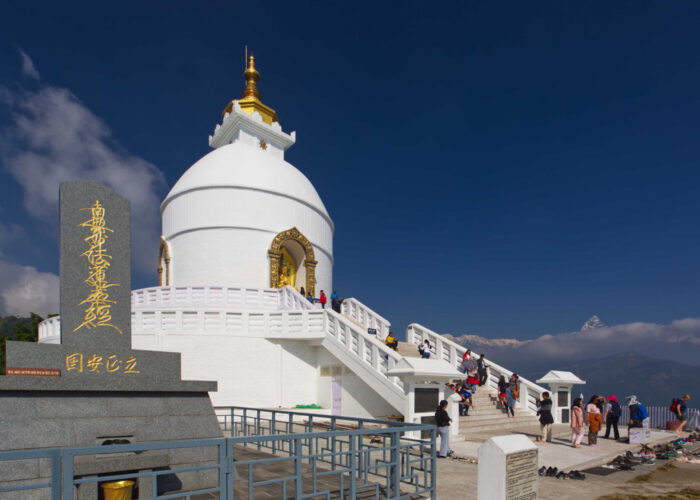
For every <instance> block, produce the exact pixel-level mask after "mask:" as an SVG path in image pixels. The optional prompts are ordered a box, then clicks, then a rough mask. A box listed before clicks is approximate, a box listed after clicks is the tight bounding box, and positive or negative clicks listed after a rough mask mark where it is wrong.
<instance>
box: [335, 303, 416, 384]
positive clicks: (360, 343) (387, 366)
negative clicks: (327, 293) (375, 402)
mask: <svg viewBox="0 0 700 500" xmlns="http://www.w3.org/2000/svg"><path fill="white" fill-rule="evenodd" d="M325 313H326V318H327V320H328V325H327V329H326V331H327V333H328V335H329V336H330V337H333V338H334V339H335V340H337V341H338V342H339V343H340V345H342V346H343V350H344V351H346V352H349V353H350V354H351V355H352V357H354V358H356V359H359V360H360V361H361V362H362V364H363V365H364V366H365V368H369V369H371V370H373V371H374V372H375V373H376V374H377V375H378V376H379V378H380V380H384V381H386V383H387V385H388V386H389V387H390V388H391V389H392V390H393V391H394V393H395V394H396V395H398V396H400V397H404V393H403V382H402V381H401V379H400V378H399V377H391V376H389V375H387V374H386V373H387V371H389V370H391V369H392V368H394V366H396V363H398V362H399V361H400V360H401V359H402V358H403V357H402V356H401V355H400V354H399V353H397V352H396V351H394V350H393V349H391V348H389V347H387V346H386V345H385V344H384V343H383V342H381V341H379V340H377V339H376V338H375V336H374V335H370V334H369V333H367V332H366V331H363V330H362V328H361V327H360V326H358V325H357V324H355V323H354V322H353V321H351V320H349V319H348V318H346V317H345V316H343V315H342V314H338V313H337V312H335V311H332V310H328V309H326V310H325ZM341 325H342V328H343V329H345V330H346V331H345V332H342V331H341V328H340V326H341ZM348 331H349V332H351V334H350V335H348V334H347V332H348ZM353 335H355V336H356V337H357V346H356V347H355V346H354V345H353V337H352V336H353ZM365 348H368V349H369V353H367V351H366V350H365ZM368 354H369V355H368Z"/></svg>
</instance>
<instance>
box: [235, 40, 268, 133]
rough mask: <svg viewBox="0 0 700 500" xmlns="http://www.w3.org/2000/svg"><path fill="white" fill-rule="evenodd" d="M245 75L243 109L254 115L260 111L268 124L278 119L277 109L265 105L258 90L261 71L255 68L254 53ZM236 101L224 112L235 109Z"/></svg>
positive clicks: (241, 103)
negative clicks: (254, 112)
mask: <svg viewBox="0 0 700 500" xmlns="http://www.w3.org/2000/svg"><path fill="white" fill-rule="evenodd" d="M246 52H247V47H246ZM243 76H244V77H245V89H243V97H241V98H240V99H238V104H239V105H240V106H241V111H245V112H246V113H248V114H249V115H252V114H253V111H257V112H258V113H260V116H261V117H262V119H263V121H264V122H265V123H267V124H268V125H271V124H272V123H273V122H276V121H278V119H277V113H276V112H275V110H274V109H272V108H270V107H269V106H265V105H264V104H263V103H262V101H261V100H260V91H259V90H258V82H259V81H260V73H258V70H256V69H255V58H254V57H253V56H252V55H251V56H249V57H248V66H246V69H245V71H244V72H243ZM234 102H235V101H231V102H230V103H229V105H228V106H226V109H225V110H224V114H226V113H231V112H232V111H233V103H234Z"/></svg>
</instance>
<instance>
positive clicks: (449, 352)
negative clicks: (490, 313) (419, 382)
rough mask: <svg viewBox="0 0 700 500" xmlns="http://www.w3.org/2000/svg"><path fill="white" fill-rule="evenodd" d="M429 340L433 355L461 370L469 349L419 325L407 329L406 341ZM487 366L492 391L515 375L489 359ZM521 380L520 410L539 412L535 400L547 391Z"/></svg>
mask: <svg viewBox="0 0 700 500" xmlns="http://www.w3.org/2000/svg"><path fill="white" fill-rule="evenodd" d="M425 339H428V341H429V342H430V344H431V345H432V349H433V354H434V355H435V356H436V357H437V358H438V359H443V360H445V361H447V362H448V363H450V364H451V365H452V366H454V367H456V368H459V367H460V366H461V364H462V356H463V355H464V353H465V352H467V349H466V348H465V347H463V346H461V345H459V344H457V343H455V342H452V341H451V340H448V339H446V338H445V337H443V336H442V335H440V334H438V333H435V332H433V331H432V330H429V329H428V328H425V327H424V326H421V325H419V324H417V323H411V324H410V325H408V328H407V329H406V341H407V342H409V343H411V344H415V345H418V344H420V343H421V342H423V341H424V340H425ZM471 357H472V358H477V355H475V354H474V353H472V355H471ZM486 364H487V365H488V366H489V368H488V379H487V385H488V387H489V388H490V389H493V390H497V389H498V379H499V377H500V376H504V377H505V379H506V380H508V379H509V378H510V376H511V375H512V374H513V372H512V371H510V370H507V369H505V368H503V367H502V366H499V365H497V364H496V363H494V362H493V361H492V360H490V359H487V360H486ZM519 380H520V395H519V398H518V404H519V406H520V408H523V409H527V410H529V411H530V412H532V413H536V412H537V404H536V403H535V398H536V397H540V395H541V394H542V393H543V392H545V391H546V390H547V389H545V388H544V387H542V386H540V385H537V384H536V383H534V382H532V381H531V380H528V379H526V378H523V377H519Z"/></svg>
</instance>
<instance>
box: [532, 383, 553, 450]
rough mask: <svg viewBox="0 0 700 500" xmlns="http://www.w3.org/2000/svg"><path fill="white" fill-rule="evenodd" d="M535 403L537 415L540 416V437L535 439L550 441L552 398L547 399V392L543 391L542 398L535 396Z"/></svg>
mask: <svg viewBox="0 0 700 500" xmlns="http://www.w3.org/2000/svg"><path fill="white" fill-rule="evenodd" d="M535 403H537V416H538V417H540V437H539V438H538V439H537V440H538V441H542V442H547V443H551V442H552V424H553V423H554V418H552V400H551V399H549V393H548V392H547V391H544V392H543V393H542V399H541V400H540V398H535Z"/></svg>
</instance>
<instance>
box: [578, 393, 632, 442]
mask: <svg viewBox="0 0 700 500" xmlns="http://www.w3.org/2000/svg"><path fill="white" fill-rule="evenodd" d="M621 415H622V408H621V407H620V403H618V401H617V397H616V396H615V395H611V396H608V398H607V400H606V399H605V397H603V396H599V395H597V394H594V395H593V396H591V399H589V400H588V404H586V414H585V419H584V412H583V400H582V399H581V398H576V399H574V402H573V404H572V405H571V446H573V447H574V448H580V447H581V441H583V436H584V434H585V424H588V445H589V446H598V433H599V432H600V430H601V429H602V428H603V423H605V425H606V428H605V436H604V438H605V439H610V431H611V430H612V431H613V437H614V439H616V440H618V439H620V431H619V429H618V427H617V423H618V421H619V420H620V416H621Z"/></svg>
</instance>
